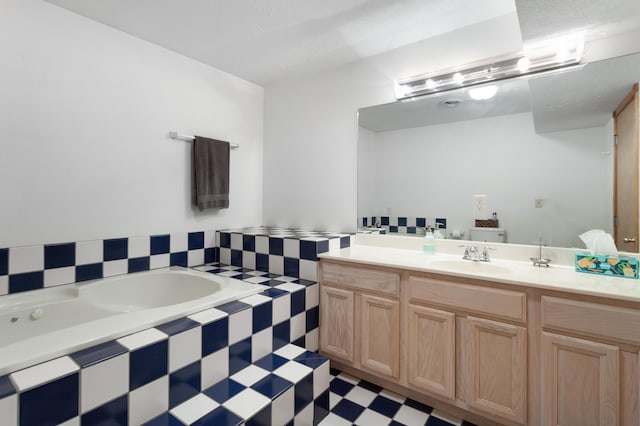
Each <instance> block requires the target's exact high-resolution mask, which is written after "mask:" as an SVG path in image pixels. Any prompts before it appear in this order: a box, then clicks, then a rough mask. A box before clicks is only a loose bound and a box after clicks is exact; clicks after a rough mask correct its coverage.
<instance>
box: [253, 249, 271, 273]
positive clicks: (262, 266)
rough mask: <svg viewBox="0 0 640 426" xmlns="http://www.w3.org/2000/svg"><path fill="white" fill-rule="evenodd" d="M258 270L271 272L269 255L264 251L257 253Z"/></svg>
mask: <svg viewBox="0 0 640 426" xmlns="http://www.w3.org/2000/svg"><path fill="white" fill-rule="evenodd" d="M256 270H258V271H262V272H269V255H268V254H264V253H256Z"/></svg>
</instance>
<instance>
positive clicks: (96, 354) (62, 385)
mask: <svg viewBox="0 0 640 426" xmlns="http://www.w3.org/2000/svg"><path fill="white" fill-rule="evenodd" d="M197 269H200V270H203V271H206V272H210V273H214V274H221V275H225V276H231V277H236V278H240V279H243V280H245V281H248V282H253V283H256V282H257V283H259V284H263V285H265V286H266V287H265V291H263V292H262V293H260V294H256V295H253V296H249V297H246V298H244V299H241V300H239V301H234V302H229V303H227V304H224V305H220V306H217V307H215V308H211V309H208V310H206V311H203V312H199V313H196V314H193V315H190V316H189V317H185V318H181V319H178V320H175V321H171V322H169V323H166V324H162V325H159V326H157V327H154V328H150V329H147V330H144V331H141V332H139V333H135V334H133V335H130V336H125V337H122V338H119V339H117V340H114V341H110V342H107V343H103V344H101V345H97V346H94V347H91V348H88V349H85V350H82V351H79V352H76V353H73V354H70V355H68V356H63V357H61V358H57V359H54V360H51V361H48V362H46V363H43V364H39V365H36V366H33V367H29V368H26V369H24V370H20V371H17V372H14V373H11V374H10V375H8V376H3V377H0V418H2V419H8V420H6V421H7V423H6V424H7V425H12V424H25V425H26V424H43V423H53V424H57V423H62V422H66V421H68V420H71V421H72V422H74V421H77V420H81V421H82V423H85V422H86V423H89V424H96V423H100V422H102V421H108V420H112V421H115V422H116V424H126V420H128V421H129V423H130V424H141V423H144V422H147V421H150V420H152V419H154V418H155V417H157V416H161V415H163V414H165V413H167V412H169V413H171V410H173V409H177V408H178V406H180V405H181V404H183V403H186V402H187V401H189V400H191V399H192V398H195V397H197V396H198V395H199V394H200V393H201V392H203V391H206V390H207V389H209V388H211V387H212V386H213V385H215V384H216V383H218V382H220V381H222V380H225V379H227V378H229V377H234V375H239V376H236V379H238V381H240V382H242V381H243V380H245V382H244V386H245V387H251V386H253V385H254V384H252V385H251V386H249V385H247V382H246V380H250V379H248V378H247V377H253V376H252V374H254V373H255V369H250V370H249V371H248V372H245V373H242V372H243V371H244V370H245V369H247V368H248V367H250V366H252V365H253V364H256V363H257V362H258V361H259V360H261V359H262V358H264V357H267V356H269V355H270V354H272V353H276V354H279V353H280V354H282V353H283V352H287V350H288V349H287V348H288V347H289V346H288V345H289V344H290V343H294V344H296V345H297V346H298V347H306V350H309V351H316V350H317V349H318V312H319V311H318V284H317V283H315V282H312V281H309V280H303V279H299V278H296V277H288V276H281V275H276V274H270V273H265V272H262V271H255V270H249V269H246V268H240V267H236V266H230V265H224V264H220V263H213V264H209V265H204V266H200V267H198V268H197ZM299 350H300V351H302V352H304V350H303V349H299ZM279 351H280V352H279ZM297 356H298V355H296V357H297ZM316 356H317V355H316ZM305 357H306V358H313V355H311V354H308V353H307V354H306V355H305ZM285 358H286V357H285ZM291 358H295V357H291ZM307 361H308V362H312V361H311V360H307ZM265 362H266V361H265ZM296 362H297V363H299V364H303V365H306V364H305V362H303V361H302V360H299V361H296ZM313 362H315V361H313ZM261 368H262V369H264V370H267V371H269V369H268V368H264V367H261ZM296 368H297V367H296ZM326 369H327V376H328V364H327V367H326ZM274 370H275V369H274ZM298 370H300V369H299V368H298ZM251 371H253V372H254V373H251V374H250V373H249V372H251ZM305 371H307V372H308V370H305ZM261 374H264V373H261ZM269 374H271V372H270V371H269ZM273 374H275V375H278V374H276V372H275V371H274V372H273ZM307 376H308V374H307V375H305V376H304V377H307ZM265 377H266V376H265ZM287 377H289V378H287ZM287 377H284V376H281V378H283V379H284V380H288V381H289V382H290V383H293V380H292V376H287ZM314 379H315V378H314ZM274 380H276V381H277V382H278V383H279V384H280V385H282V382H281V381H279V380H278V379H274ZM322 380H324V379H318V383H320V382H321V381H322ZM328 380H329V379H328V377H327V378H326V383H327V386H328ZM234 381H235V380H234ZM303 382H304V381H303ZM256 383H257V382H256ZM315 383H316V382H315V381H314V382H313V385H314V386H316V384H315ZM241 384H242V383H241ZM263 386H264V387H265V389H266V388H267V387H269V386H271V383H263ZM296 387H302V388H305V389H307V390H308V389H314V391H313V395H314V399H319V400H320V402H316V403H314V405H312V406H311V407H312V408H308V407H309V404H304V403H305V402H307V401H308V395H309V393H308V392H307V393H305V394H304V395H306V396H304V397H303V396H298V397H296V392H295V391H296ZM292 389H293V401H294V409H295V410H296V411H295V413H296V414H295V415H296V416H304V418H306V419H309V418H313V416H314V414H313V412H314V411H318V412H319V413H320V414H322V412H323V411H322V406H323V405H322V404H324V402H323V401H325V400H326V404H327V405H328V392H327V393H324V392H319V391H318V392H316V390H317V389H315V388H312V387H311V386H310V384H309V381H308V380H307V381H306V382H304V384H300V385H299V386H298V384H297V383H294V384H293V385H292ZM254 391H256V392H258V393H259V392H260V390H256V389H253V390H252V391H246V390H245V391H243V392H244V394H251V395H254V396H255V393H254ZM285 394H286V395H287V397H286V398H285V399H283V400H282V401H281V403H284V401H285V400H287V401H288V400H289V399H290V398H291V397H292V396H291V395H292V394H291V392H290V388H287V389H286V390H285V391H284V393H283V394H282V395H283V396H284V395H285ZM205 395H206V394H205ZM316 395H320V396H319V397H318V398H316ZM208 397H209V398H210V399H213V401H214V402H215V403H216V404H219V405H222V406H223V407H226V408H228V409H229V410H231V411H232V412H233V411H234V409H235V410H241V408H237V406H236V405H234V402H231V400H230V402H228V403H227V405H226V406H225V402H222V403H221V402H220V401H218V400H216V399H215V398H211V396H208ZM258 399H260V400H261V401H265V400H264V399H262V398H258ZM278 400H279V398H277V399H274V400H273V402H272V406H273V407H276V401H278ZM198 401H205V403H206V404H205V405H207V404H208V406H209V407H211V406H212V404H211V402H210V401H208V400H202V397H199V398H198V399H196V400H195V401H194V402H192V403H191V404H197V403H198ZM234 401H236V400H234ZM318 404H320V405H318ZM240 405H242V403H241V404H240ZM216 407H217V405H216ZM234 407H236V408H234ZM264 407H265V410H266V405H265V406H264ZM314 407H319V408H314ZM298 408H300V410H299V411H298ZM276 411H278V410H276ZM177 412H178V413H180V412H182V411H181V410H178V411H177ZM278 412H279V411H278ZM287 412H289V411H287ZM272 413H273V412H272ZM238 414H242V413H238ZM245 414H246V413H245ZM250 414H252V413H250ZM258 414H260V415H266V414H265V412H263V411H260V413H253V414H252V415H258ZM292 418H293V417H292ZM123 419H126V420H123ZM185 419H186V417H185ZM19 420H20V422H19Z"/></svg>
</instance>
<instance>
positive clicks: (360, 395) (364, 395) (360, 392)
mask: <svg viewBox="0 0 640 426" xmlns="http://www.w3.org/2000/svg"><path fill="white" fill-rule="evenodd" d="M377 396H378V394H377V393H375V392H371V391H370V390H368V389H365V388H361V387H360V386H356V387H354V388H353V389H351V390H350V391H349V392H347V394H346V395H345V396H344V397H345V398H347V399H348V400H350V401H353V402H355V403H357V404H360V405H362V406H363V407H368V406H369V404H371V403H372V402H373V400H374V399H376V397H377Z"/></svg>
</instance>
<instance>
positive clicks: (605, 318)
mask: <svg viewBox="0 0 640 426" xmlns="http://www.w3.org/2000/svg"><path fill="white" fill-rule="evenodd" d="M542 326H543V327H549V328H554V329H557V330H564V331H572V332H577V333H581V334H586V335H590V336H594V337H600V338H604V339H608V340H611V339H613V340H619V341H621V342H627V343H631V344H640V310H636V309H629V308H620V307H617V306H609V305H600V304H596V303H589V302H579V301H576V300H569V299H561V298H557V297H549V296H542Z"/></svg>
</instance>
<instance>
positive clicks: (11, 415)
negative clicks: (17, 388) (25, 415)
mask: <svg viewBox="0 0 640 426" xmlns="http://www.w3.org/2000/svg"><path fill="white" fill-rule="evenodd" d="M0 413H2V421H3V422H6V424H7V425H17V424H18V395H17V394H13V395H11V396H8V397H6V398H2V399H0Z"/></svg>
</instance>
